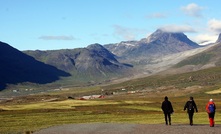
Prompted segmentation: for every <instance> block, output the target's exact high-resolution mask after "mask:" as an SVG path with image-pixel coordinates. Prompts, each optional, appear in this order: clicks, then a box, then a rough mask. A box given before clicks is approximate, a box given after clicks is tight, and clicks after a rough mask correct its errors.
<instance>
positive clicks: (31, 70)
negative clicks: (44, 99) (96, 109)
mask: <svg viewBox="0 0 221 134" xmlns="http://www.w3.org/2000/svg"><path fill="white" fill-rule="evenodd" d="M0 63H1V64H0V76H1V77H0V90H2V89H4V88H5V87H6V85H7V84H17V83H22V82H31V83H39V84H45V83H50V82H53V81H56V80H58V79H59V77H60V76H70V74H69V73H66V72H64V71H61V70H58V69H57V68H55V67H53V66H50V65H46V64H44V63H42V62H39V61H37V60H35V59H34V58H33V57H31V56H28V55H26V54H24V53H22V52H20V51H19V50H17V49H15V48H13V47H11V46H10V45H8V44H6V43H3V42H0Z"/></svg>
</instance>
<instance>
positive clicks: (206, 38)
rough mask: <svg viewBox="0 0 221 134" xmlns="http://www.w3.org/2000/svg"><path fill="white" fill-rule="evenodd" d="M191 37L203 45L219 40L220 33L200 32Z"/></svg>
mask: <svg viewBox="0 0 221 134" xmlns="http://www.w3.org/2000/svg"><path fill="white" fill-rule="evenodd" d="M190 38H191V40H193V41H194V42H196V43H198V44H201V45H203V44H208V43H214V42H215V41H216V40H217V38H218V35H211V34H199V35H197V36H195V37H190Z"/></svg>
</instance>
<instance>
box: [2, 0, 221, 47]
mask: <svg viewBox="0 0 221 134" xmlns="http://www.w3.org/2000/svg"><path fill="white" fill-rule="evenodd" d="M220 4H221V2H220V0H212V1H210V0H185V1H179V0H167V1H165V0H154V1H153V0H0V5H1V8H0V17H1V18H0V30H1V31H0V41H1V42H5V43H8V44H9V45H11V46H12V47H14V48H16V49H18V50H21V51H23V50H57V49H74V48H82V47H87V46H88V45H90V44H94V43H99V44H101V45H104V44H109V43H119V42H121V41H130V40H140V39H142V38H146V37H148V36H149V35H150V34H151V33H153V32H155V31H156V30H157V29H162V30H165V31H168V32H183V33H184V34H186V35H187V36H188V38H190V39H191V40H193V41H195V42H197V43H205V42H215V41H216V39H217V38H218V35H219V33H221V8H220Z"/></svg>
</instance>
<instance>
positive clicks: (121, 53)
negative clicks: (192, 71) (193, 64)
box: [104, 29, 200, 64]
mask: <svg viewBox="0 0 221 134" xmlns="http://www.w3.org/2000/svg"><path fill="white" fill-rule="evenodd" d="M104 47H105V48H107V49H108V50H109V51H110V52H112V53H113V54H115V55H117V56H118V57H119V60H120V61H122V62H128V63H137V64H148V63H149V62H151V60H152V59H153V58H158V57H162V56H165V55H169V54H174V53H179V52H183V51H187V50H191V49H195V48H199V47H200V46H199V45H198V44H197V43H195V42H193V41H191V40H190V39H189V38H187V36H186V35H185V34H183V33H173V32H165V31H162V30H160V29H158V30H156V31H155V32H154V33H153V34H151V35H150V36H149V37H147V38H144V39H141V40H140V41H124V42H120V43H116V44H107V45H104Z"/></svg>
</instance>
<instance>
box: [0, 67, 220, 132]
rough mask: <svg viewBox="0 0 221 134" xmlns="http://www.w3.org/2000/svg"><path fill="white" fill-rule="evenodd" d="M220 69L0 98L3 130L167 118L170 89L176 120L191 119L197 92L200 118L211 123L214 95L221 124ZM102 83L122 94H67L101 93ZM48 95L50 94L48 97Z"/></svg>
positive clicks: (151, 121) (155, 121)
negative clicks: (164, 108) (163, 108)
mask: <svg viewBox="0 0 221 134" xmlns="http://www.w3.org/2000/svg"><path fill="white" fill-rule="evenodd" d="M220 72H221V68H218V67H217V68H211V69H207V70H202V71H196V72H191V73H185V74H177V75H168V76H151V77H147V78H140V79H135V80H131V81H127V82H123V83H119V84H113V85H106V86H94V87H92V86H91V87H84V88H76V87H75V88H74V87H66V88H69V90H64V91H53V92H48V93H44V94H38V95H33V96H30V95H29V96H24V97H23V99H22V97H21V98H19V99H18V100H16V99H15V100H13V101H8V102H5V103H0V120H1V122H0V133H1V134H4V133H5V134H22V133H24V132H28V131H37V130H40V129H42V128H47V127H50V126H55V125H62V124H73V123H93V122H105V123H113V122H116V123H140V124H163V123H164V117H163V113H162V111H161V109H160V107H161V103H162V101H163V98H164V96H165V95H167V96H168V97H169V100H170V101H171V102H172V104H173V107H174V111H175V113H174V114H173V115H172V123H173V124H188V116H187V113H186V112H185V111H183V106H184V104H185V102H186V101H187V100H188V98H189V96H193V97H194V99H195V101H196V104H197V106H198V110H199V112H198V113H196V114H195V115H194V123H195V124H208V123H209V122H208V117H207V113H206V112H205V105H206V104H207V102H208V100H209V99H210V98H212V99H214V100H215V103H216V105H217V112H216V118H215V121H216V124H221V119H220V118H218V117H220V116H221V109H219V107H221V98H220V88H221V83H220V81H221V73H220ZM190 76H191V80H190V79H189V78H190ZM123 88H124V89H126V91H130V90H134V91H139V92H136V93H135V94H127V93H126V91H124V92H123V91H122V90H121V89H123ZM101 89H103V90H104V92H109V93H110V92H117V93H118V94H116V95H109V96H107V97H106V98H103V99H94V100H75V99H67V96H74V97H79V96H82V95H91V94H100V93H101ZM45 96H46V97H50V98H48V99H47V98H44V97H45ZM64 96H65V97H64ZM28 97H30V98H34V99H32V100H31V99H30V98H28ZM59 97H61V98H62V99H61V98H59ZM51 98H52V99H51ZM53 98H58V99H55V100H53ZM35 99H36V100H35Z"/></svg>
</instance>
